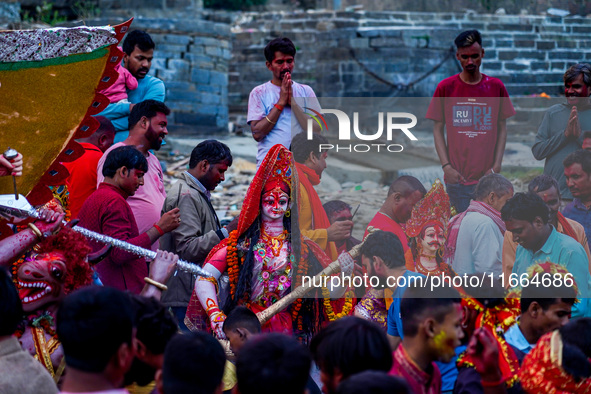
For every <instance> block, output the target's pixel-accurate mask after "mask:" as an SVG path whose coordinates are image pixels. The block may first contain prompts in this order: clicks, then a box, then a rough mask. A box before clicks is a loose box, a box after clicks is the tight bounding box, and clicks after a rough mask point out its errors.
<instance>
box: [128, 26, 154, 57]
mask: <svg viewBox="0 0 591 394" xmlns="http://www.w3.org/2000/svg"><path fill="white" fill-rule="evenodd" d="M136 46H137V47H138V48H139V49H140V51H143V52H146V51H149V50H150V49H154V48H155V47H156V44H154V41H152V37H150V35H149V34H148V33H146V32H145V31H143V30H134V31H131V32H129V33H127V36H125V41H123V52H125V53H126V54H127V55H128V56H129V55H131V53H132V52H133V50H134V49H135V47H136Z"/></svg>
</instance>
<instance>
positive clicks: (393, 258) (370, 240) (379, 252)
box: [360, 230, 406, 268]
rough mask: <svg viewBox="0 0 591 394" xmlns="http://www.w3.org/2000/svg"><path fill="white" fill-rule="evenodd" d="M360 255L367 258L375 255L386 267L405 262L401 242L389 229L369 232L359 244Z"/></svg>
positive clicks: (393, 266)
mask: <svg viewBox="0 0 591 394" xmlns="http://www.w3.org/2000/svg"><path fill="white" fill-rule="evenodd" d="M360 255H361V256H365V257H367V258H369V259H371V258H372V257H374V256H377V257H379V258H381V259H382V260H383V261H384V264H385V265H386V267H388V268H396V267H403V266H404V264H405V263H406V261H405V259H404V249H403V247H402V242H400V239H398V237H397V236H396V235H394V233H391V232H389V231H383V230H378V231H376V232H373V233H371V234H369V235H368V236H367V237H366V238H365V241H364V242H363V245H361V250H360Z"/></svg>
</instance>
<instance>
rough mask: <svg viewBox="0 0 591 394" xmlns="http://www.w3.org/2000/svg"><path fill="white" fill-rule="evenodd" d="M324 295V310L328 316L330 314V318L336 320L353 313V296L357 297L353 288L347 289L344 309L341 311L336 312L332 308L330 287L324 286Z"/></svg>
mask: <svg viewBox="0 0 591 394" xmlns="http://www.w3.org/2000/svg"><path fill="white" fill-rule="evenodd" d="M323 276H325V275H323ZM322 296H323V297H324V301H323V304H324V310H325V312H326V316H328V320H330V321H335V320H338V319H340V318H343V317H345V316H349V314H350V313H351V310H352V309H353V297H355V293H353V292H352V291H351V290H349V291H347V293H346V295H345V304H344V305H343V309H342V310H341V312H340V313H335V312H334V310H333V309H332V305H331V304H330V291H329V290H328V287H322Z"/></svg>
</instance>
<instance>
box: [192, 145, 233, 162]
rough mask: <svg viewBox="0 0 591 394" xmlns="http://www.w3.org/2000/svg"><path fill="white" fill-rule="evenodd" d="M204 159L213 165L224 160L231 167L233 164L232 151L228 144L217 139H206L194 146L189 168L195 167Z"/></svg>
mask: <svg viewBox="0 0 591 394" xmlns="http://www.w3.org/2000/svg"><path fill="white" fill-rule="evenodd" d="M203 160H207V162H208V163H209V164H211V165H214V164H218V163H222V162H224V163H226V164H227V165H228V167H229V166H231V165H232V152H230V148H228V145H226V144H224V143H223V142H220V141H217V140H205V141H202V142H200V143H199V144H198V145H197V146H196V147H195V148H193V151H192V152H191V159H190V161H189V168H195V166H196V165H197V164H198V163H199V162H200V161H203Z"/></svg>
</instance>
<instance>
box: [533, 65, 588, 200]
mask: <svg viewBox="0 0 591 394" xmlns="http://www.w3.org/2000/svg"><path fill="white" fill-rule="evenodd" d="M590 94H591V65H589V64H588V63H578V64H575V65H574V66H571V67H570V68H569V69H568V70H566V72H565V73H564V95H565V96H566V103H563V104H556V105H553V106H552V107H550V108H549V109H548V111H546V114H545V115H544V119H543V120H542V124H541V125H540V127H539V129H538V134H537V135H536V142H535V143H534V145H533V146H532V148H531V151H532V153H533V155H534V157H535V158H536V159H537V160H544V159H546V162H545V163H544V174H547V175H551V176H552V177H554V179H556V180H557V181H558V185H559V186H560V194H561V195H562V198H563V199H567V200H572V199H573V196H572V194H571V193H570V190H568V187H566V178H565V176H564V167H563V165H562V161H563V160H564V159H565V158H566V156H568V155H569V154H571V153H572V152H574V151H576V150H578V149H581V145H582V143H583V136H582V134H583V133H582V132H584V131H586V130H591V105H590V103H589V95H590Z"/></svg>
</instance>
